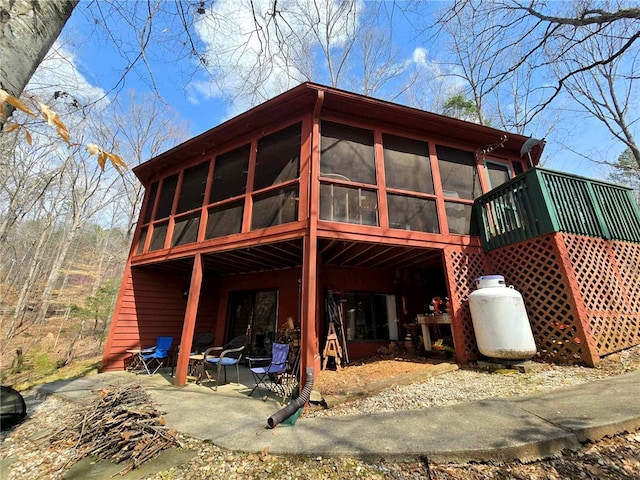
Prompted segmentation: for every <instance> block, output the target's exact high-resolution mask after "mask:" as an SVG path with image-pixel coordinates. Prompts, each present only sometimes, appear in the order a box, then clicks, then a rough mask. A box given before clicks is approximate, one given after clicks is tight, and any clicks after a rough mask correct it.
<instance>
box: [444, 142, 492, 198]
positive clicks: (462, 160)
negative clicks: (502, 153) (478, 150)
mask: <svg viewBox="0 0 640 480" xmlns="http://www.w3.org/2000/svg"><path fill="white" fill-rule="evenodd" d="M436 151H437V154H438V164H439V166H440V179H441V181H442V190H443V193H444V196H445V197H458V198H464V199H466V200H474V199H475V198H477V197H479V196H480V195H482V189H481V188H480V181H479V179H478V174H477V171H476V162H475V158H474V155H473V153H471V152H465V151H463V150H458V149H456V148H450V147H443V146H441V145H437V146H436Z"/></svg>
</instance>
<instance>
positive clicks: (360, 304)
mask: <svg viewBox="0 0 640 480" xmlns="http://www.w3.org/2000/svg"><path fill="white" fill-rule="evenodd" d="M346 296H347V302H346V305H345V310H346V324H347V336H348V338H349V340H356V341H358V340H397V338H398V336H397V327H396V318H395V310H396V309H395V297H394V296H393V295H385V294H378V293H357V292H347V295H346ZM390 315H393V318H390Z"/></svg>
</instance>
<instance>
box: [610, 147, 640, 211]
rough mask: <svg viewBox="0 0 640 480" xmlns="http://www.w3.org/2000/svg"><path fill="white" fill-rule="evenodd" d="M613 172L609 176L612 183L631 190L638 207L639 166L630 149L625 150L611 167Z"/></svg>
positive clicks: (639, 203)
mask: <svg viewBox="0 0 640 480" xmlns="http://www.w3.org/2000/svg"><path fill="white" fill-rule="evenodd" d="M612 166H613V169H614V171H613V172H612V173H610V174H609V179H610V180H611V181H612V182H615V183H618V184H620V185H626V186H628V187H631V188H633V192H634V196H635V199H636V203H637V204H638V205H640V166H638V163H637V161H636V159H635V157H634V156H633V152H632V151H631V149H630V148H626V149H625V150H624V151H623V152H622V153H621V154H620V156H619V157H618V160H617V161H616V163H615V164H613V165H612Z"/></svg>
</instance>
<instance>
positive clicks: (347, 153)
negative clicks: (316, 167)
mask: <svg viewBox="0 0 640 480" xmlns="http://www.w3.org/2000/svg"><path fill="white" fill-rule="evenodd" d="M320 175H321V176H323V177H330V178H339V179H341V180H346V181H349V182H355V183H369V184H375V183H376V166H375V157H374V150H373V132H372V131H370V130H364V129H362V128H356V127H350V126H347V125H340V124H337V123H331V122H322V139H321V141H320Z"/></svg>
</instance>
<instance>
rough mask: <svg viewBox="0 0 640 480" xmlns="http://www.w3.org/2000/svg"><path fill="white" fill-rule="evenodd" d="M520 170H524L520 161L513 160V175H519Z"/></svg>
mask: <svg viewBox="0 0 640 480" xmlns="http://www.w3.org/2000/svg"><path fill="white" fill-rule="evenodd" d="M522 172H524V169H523V168H522V163H520V162H513V173H514V174H515V175H520V174H521V173H522Z"/></svg>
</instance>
